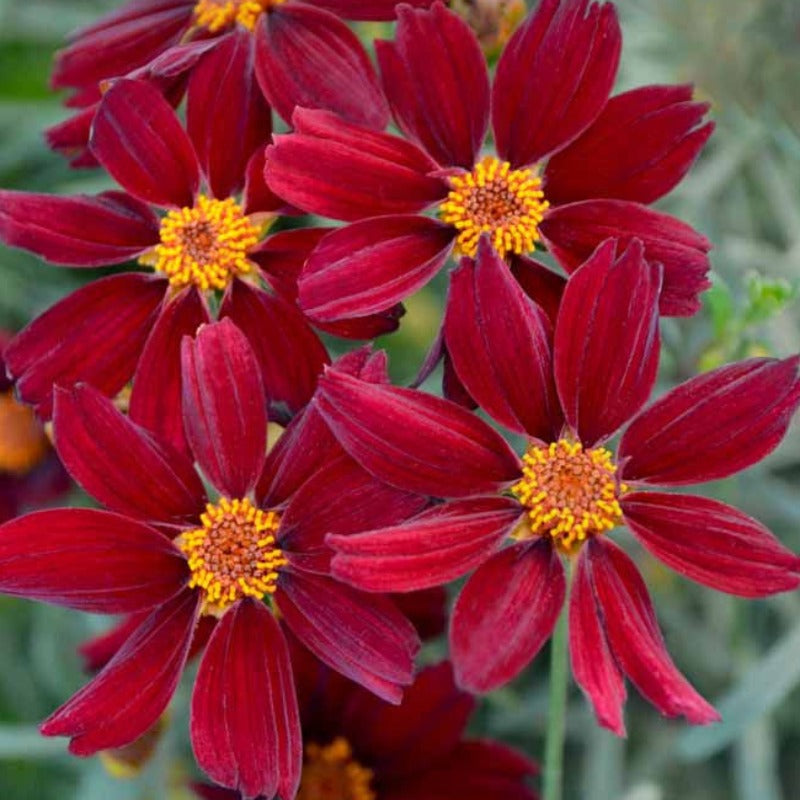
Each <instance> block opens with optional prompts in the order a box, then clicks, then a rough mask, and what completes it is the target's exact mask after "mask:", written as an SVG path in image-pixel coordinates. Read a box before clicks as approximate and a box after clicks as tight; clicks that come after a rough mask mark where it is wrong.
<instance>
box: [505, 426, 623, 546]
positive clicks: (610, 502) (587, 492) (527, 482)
mask: <svg viewBox="0 0 800 800" xmlns="http://www.w3.org/2000/svg"><path fill="white" fill-rule="evenodd" d="M522 463H523V468H522V475H523V477H522V479H521V480H520V481H518V482H517V483H515V484H514V485H513V486H512V487H511V492H512V494H514V495H515V497H517V499H518V500H519V501H520V503H522V505H523V506H525V508H526V509H527V519H526V520H525V525H524V528H523V529H522V531H521V532H518V533H517V534H515V535H516V536H517V538H523V539H524V538H529V537H532V536H548V537H550V538H551V539H552V540H553V543H554V544H555V546H556V547H558V549H559V550H560V551H561V552H563V553H566V554H571V553H574V552H575V551H576V550H577V549H578V548H579V547H580V545H581V544H582V543H583V542H584V541H585V540H586V539H587V538H588V537H590V536H597V535H599V534H602V533H605V532H606V531H610V530H611V529H612V528H615V527H616V526H617V525H618V524H619V522H620V520H621V519H622V508H621V507H620V504H619V495H620V494H621V493H623V492H625V491H626V490H627V487H626V486H625V485H624V484H621V483H619V481H618V480H617V475H616V467H615V465H614V463H613V461H612V454H611V452H610V451H609V450H606V449H605V448H603V447H598V448H595V449H589V450H585V449H584V448H583V445H582V444H581V443H580V442H571V441H569V440H567V439H559V440H558V441H557V442H553V443H551V444H550V445H549V446H547V447H544V446H542V445H540V444H532V445H531V446H530V447H529V448H528V451H527V452H526V453H525V455H524V456H523V458H522Z"/></svg>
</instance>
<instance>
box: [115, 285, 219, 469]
mask: <svg viewBox="0 0 800 800" xmlns="http://www.w3.org/2000/svg"><path fill="white" fill-rule="evenodd" d="M210 321H211V317H210V315H209V313H208V307H207V306H206V303H205V301H204V299H203V297H202V295H201V294H200V293H199V292H198V291H197V290H196V289H194V288H189V289H185V290H184V291H182V292H180V293H179V294H177V295H176V296H174V297H168V299H167V300H166V302H165V304H164V306H163V308H162V309H161V313H160V314H159V315H158V319H157V320H156V323H155V325H154V326H153V329H152V331H150V335H149V336H148V337H147V342H146V344H145V346H144V350H143V351H142V355H141V358H140V359H139V365H138V366H137V367H136V373H135V375H134V377H133V390H132V391H131V397H130V403H129V406H128V414H129V415H130V418H131V420H133V422H135V423H136V424H137V425H141V426H142V427H143V428H146V429H147V430H148V431H150V432H151V433H152V434H154V435H155V437H156V438H157V439H159V440H160V441H162V442H166V443H167V444H169V445H171V446H172V447H173V448H175V449H176V450H177V451H179V452H180V453H182V454H183V455H185V456H188V455H189V445H188V444H187V442H186V435H185V434H184V431H183V413H182V410H181V340H182V339H183V337H184V336H194V334H195V333H196V332H197V329H198V328H199V327H200V326H201V325H203V324H204V323H207V322H210Z"/></svg>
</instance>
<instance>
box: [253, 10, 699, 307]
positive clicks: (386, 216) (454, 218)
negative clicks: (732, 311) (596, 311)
mask: <svg viewBox="0 0 800 800" xmlns="http://www.w3.org/2000/svg"><path fill="white" fill-rule="evenodd" d="M398 19H399V21H398V24H397V36H396V39H395V41H394V42H385V41H379V42H378V43H377V52H378V60H379V63H380V67H381V74H382V79H383V87H384V90H385V92H386V95H387V97H388V99H389V103H390V105H391V107H392V110H393V113H394V117H395V120H396V122H397V125H398V127H399V128H400V129H401V131H402V132H403V133H404V134H405V136H406V138H400V137H398V136H392V135H388V134H384V133H377V132H375V131H368V130H365V129H364V128H363V127H360V126H358V125H356V124H353V123H352V122H351V121H345V120H343V119H341V118H339V117H337V116H336V115H335V114H331V113H327V112H324V111H309V110H305V109H302V108H299V109H298V110H297V111H296V112H295V114H294V116H293V124H294V132H293V133H290V134H288V135H285V136H276V137H274V140H275V144H274V145H273V146H272V147H270V148H268V150H267V168H266V175H267V182H268V183H269V185H270V187H271V188H272V189H273V191H275V192H276V193H277V194H278V195H279V196H281V197H283V198H284V199H285V200H287V201H288V202H290V203H292V204H294V205H296V206H298V207H299V208H302V209H304V210H305V211H308V212H311V213H315V214H318V215H320V216H325V217H331V218H333V219H339V220H344V221H347V222H349V223H351V224H349V225H347V226H345V227H344V228H342V229H340V230H337V231H335V232H334V233H331V234H329V235H328V236H327V237H326V238H325V239H324V240H323V241H322V242H321V243H320V245H319V246H318V247H317V248H316V250H315V251H314V252H313V253H312V254H311V257H310V258H309V260H308V263H307V264H306V267H305V269H304V271H303V273H302V275H301V277H300V303H301V307H302V308H304V309H305V311H306V313H308V314H309V315H310V316H311V317H312V318H313V319H316V320H320V321H325V322H330V321H332V320H336V319H339V318H340V317H342V316H358V315H362V314H369V313H374V312H375V311H379V310H381V309H385V308H387V307H389V306H391V305H392V304H394V303H397V302H399V301H400V300H402V299H403V298H405V297H407V296H408V295H409V294H411V293H412V292H414V291H415V290H417V289H419V288H420V287H421V286H422V285H423V284H425V283H426V282H427V281H428V280H429V279H430V278H431V277H432V275H433V274H434V273H435V272H436V271H437V270H439V268H440V267H441V266H442V265H443V264H444V263H445V261H446V259H447V257H448V255H449V254H450V253H451V252H453V250H454V249H455V251H456V252H457V253H461V254H465V255H468V256H474V255H475V251H476V249H477V246H478V238H479V236H480V235H481V233H484V232H485V233H488V234H489V236H490V238H491V240H492V242H493V244H494V246H495V248H496V249H497V251H498V252H499V253H500V255H502V256H504V257H505V258H506V259H508V260H509V261H510V263H511V264H512V268H513V269H514V271H515V273H517V275H518V278H519V280H520V282H521V284H522V285H523V286H525V287H526V288H528V289H531V290H533V291H534V292H535V295H534V299H538V298H539V290H540V289H541V288H542V287H541V286H540V284H542V283H544V284H545V287H546V288H547V294H548V296H549V294H550V293H551V292H552V290H553V288H554V287H553V284H554V283H555V284H556V286H555V290H556V291H557V292H558V291H559V290H560V288H561V287H560V286H559V285H558V284H560V283H561V281H560V279H559V277H558V276H556V275H554V274H553V273H552V272H550V271H549V270H547V268H546V267H544V266H543V265H541V264H539V263H538V262H536V261H534V260H532V259H531V258H529V254H530V253H531V252H533V251H534V250H535V248H536V247H537V245H538V243H539V242H542V243H544V244H546V245H547V247H548V249H549V250H550V251H551V252H552V253H553V254H554V255H555V256H556V258H557V259H558V260H559V262H560V263H561V264H562V266H563V267H564V268H565V269H566V270H567V271H568V272H572V271H574V270H575V269H576V268H577V267H578V266H579V264H580V263H581V262H582V261H583V260H584V259H585V258H586V257H588V256H589V255H590V254H591V252H592V251H593V250H594V248H595V247H596V246H597V245H598V244H599V243H600V242H601V241H603V240H604V239H606V238H608V237H609V236H617V237H620V238H621V239H622V240H623V242H628V241H630V239H631V238H633V237H636V238H639V239H640V240H642V241H643V242H644V245H645V251H646V256H647V258H648V260H652V261H654V262H657V263H661V264H663V265H664V292H663V294H662V301H661V311H662V313H664V314H668V315H690V314H693V313H695V312H696V311H697V309H698V307H699V305H698V300H697V295H698V293H699V292H701V291H702V290H704V289H706V288H708V286H709V283H708V281H707V280H706V273H707V272H708V269H709V263H708V258H707V256H706V253H707V251H708V250H709V248H710V245H709V243H708V241H707V240H706V239H705V238H704V237H702V236H700V235H699V234H698V233H696V232H695V231H694V230H692V229H691V228H690V227H689V226H687V225H686V224H684V223H683V222H680V221H679V220H677V219H675V218H673V217H670V216H668V215H666V214H663V213H660V212H657V211H652V210H650V209H649V208H647V205H646V204H649V203H651V202H653V201H654V200H656V199H658V198H659V197H661V196H662V195H664V194H666V193H667V192H669V191H670V190H671V189H672V188H673V187H674V186H675V185H676V184H677V183H678V182H679V181H680V180H681V178H682V177H683V176H684V174H685V173H686V172H687V170H688V169H689V167H690V166H691V164H692V162H693V161H694V159H695V157H696V156H697V154H698V152H699V151H700V149H701V147H702V146H703V144H704V142H705V141H706V140H707V139H708V137H709V135H710V134H711V131H712V129H713V124H712V123H706V124H704V125H701V124H700V123H701V120H702V118H703V115H704V114H705V112H706V110H707V105H706V104H703V103H696V102H692V100H691V95H692V90H691V87H688V86H647V87H643V88H640V89H636V90H634V91H630V92H626V93H624V94H621V95H618V96H616V97H613V98H611V99H610V100H609V93H610V91H611V87H612V85H613V82H614V77H615V75H616V71H617V64H618V60H619V53H620V47H621V35H620V31H619V26H618V23H617V17H616V12H615V11H614V8H613V6H612V5H611V4H609V3H605V4H603V5H599V4H597V3H591V4H590V3H589V0H543V2H541V3H540V4H539V5H538V7H537V9H536V11H535V13H533V14H531V15H530V17H529V18H528V20H527V21H526V22H525V23H524V24H523V25H522V26H521V27H520V28H519V29H518V30H517V31H516V32H515V34H514V35H513V37H512V38H511V39H510V41H509V42H508V44H507V46H506V47H505V50H504V52H503V54H502V56H501V58H500V61H499V63H498V66H497V72H496V75H495V78H494V81H493V83H492V85H491V87H490V81H489V74H488V71H487V68H486V64H485V60H484V57H483V54H482V52H481V49H480V46H479V44H478V41H477V39H476V38H475V35H474V34H473V33H472V32H471V31H470V29H469V28H468V27H467V25H466V23H465V22H463V21H462V20H461V19H460V18H459V17H458V16H456V15H455V14H453V13H452V12H450V11H448V10H447V9H446V8H445V7H444V6H443V5H442V4H441V3H436V4H434V5H433V7H432V8H431V9H430V10H414V9H412V8H410V7H409V6H407V5H401V6H399V9H398ZM432 43H435V44H432ZM431 76H435V79H432V78H431ZM490 111H491V121H492V130H493V139H494V142H495V145H496V156H495V155H487V156H482V155H481V150H482V146H483V143H484V139H485V136H486V131H487V128H488V125H489V118H490ZM543 159H547V162H546V165H545V167H544V172H543V174H542V176H541V178H540V177H539V176H538V173H537V166H536V165H537V163H540V162H542V160H543ZM426 209H435V211H436V215H437V216H438V219H436V218H433V217H430V216H423V215H422V213H421V212H423V211H424V210H426Z"/></svg>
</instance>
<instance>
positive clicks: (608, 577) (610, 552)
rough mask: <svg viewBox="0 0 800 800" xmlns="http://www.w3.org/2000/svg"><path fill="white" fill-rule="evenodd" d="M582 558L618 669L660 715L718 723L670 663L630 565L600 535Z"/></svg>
mask: <svg viewBox="0 0 800 800" xmlns="http://www.w3.org/2000/svg"><path fill="white" fill-rule="evenodd" d="M583 557H584V558H586V559H587V569H589V570H590V571H591V579H592V583H593V586H594V591H595V596H596V598H597V604H598V607H599V610H600V618H601V619H602V620H603V627H604V629H605V632H606V638H607V641H608V644H609V647H610V648H611V652H612V653H613V654H614V658H615V660H616V662H617V664H619V666H620V668H621V669H622V671H623V672H624V673H625V674H626V675H627V676H628V677H629V678H630V679H631V681H632V682H633V683H634V684H635V686H636V688H637V689H638V690H639V691H640V692H641V693H642V694H643V695H644V696H645V697H646V698H647V699H648V700H649V701H650V702H651V703H652V704H653V705H654V706H655V707H656V708H657V709H658V710H659V711H661V713H662V714H664V715H666V716H668V717H677V716H684V717H686V719H687V720H688V721H689V722H691V723H693V724H695V725H705V724H707V723H709V722H716V721H718V720H719V714H717V712H716V711H715V710H714V708H713V707H712V706H710V705H709V704H708V703H707V702H706V701H705V700H704V699H703V698H702V697H701V696H700V695H699V694H698V693H697V692H696V691H695V690H694V688H693V687H692V686H691V685H690V684H689V682H688V681H687V680H686V678H684V677H683V675H681V673H680V672H678V669H677V668H676V667H675V665H674V664H673V663H672V660H671V659H670V657H669V654H668V653H667V649H666V647H665V646H664V639H663V638H662V636H661V631H660V630H659V628H658V621H657V620H656V615H655V612H654V611H653V606H652V604H651V602H650V597H649V595H648V594H647V588H646V587H645V585H644V581H643V580H642V578H641V576H640V575H639V572H638V570H637V569H636V565H635V564H634V563H633V561H631V560H630V558H628V556H626V555H625V553H624V552H623V551H622V550H620V548H619V547H617V546H616V545H615V544H613V543H612V542H610V541H609V540H608V539H606V538H603V537H599V538H594V539H590V540H589V541H588V542H587V544H586V553H585V555H584V556H583Z"/></svg>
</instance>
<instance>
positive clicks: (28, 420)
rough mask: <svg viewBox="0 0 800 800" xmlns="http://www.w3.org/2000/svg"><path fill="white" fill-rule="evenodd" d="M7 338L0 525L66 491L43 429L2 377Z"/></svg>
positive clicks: (0, 383)
mask: <svg viewBox="0 0 800 800" xmlns="http://www.w3.org/2000/svg"><path fill="white" fill-rule="evenodd" d="M11 336H12V334H10V333H8V332H6V331H0V522H5V521H6V520H8V519H11V518H12V517H14V516H16V515H17V514H18V513H19V511H20V509H23V508H26V507H31V506H36V505H40V504H42V503H46V502H48V501H51V500H54V499H55V498H57V497H58V496H59V495H61V494H64V492H66V491H67V490H68V489H69V487H70V480H69V476H68V475H67V473H66V472H65V471H64V468H63V467H62V466H61V462H60V461H59V460H58V456H56V454H55V451H54V450H53V448H52V447H51V446H50V441H49V440H48V438H47V434H46V433H45V431H44V428H43V426H42V425H41V423H40V422H39V420H38V419H37V418H36V415H35V414H34V412H33V411H32V410H31V409H30V408H28V407H27V406H25V405H23V404H22V403H20V402H19V401H18V400H17V398H16V397H15V395H14V386H13V384H12V382H11V381H10V380H9V379H8V378H7V377H6V363H5V358H4V353H5V348H6V346H7V345H8V342H9V341H10V340H11Z"/></svg>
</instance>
